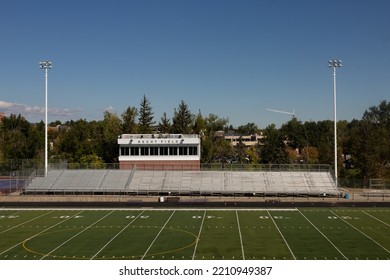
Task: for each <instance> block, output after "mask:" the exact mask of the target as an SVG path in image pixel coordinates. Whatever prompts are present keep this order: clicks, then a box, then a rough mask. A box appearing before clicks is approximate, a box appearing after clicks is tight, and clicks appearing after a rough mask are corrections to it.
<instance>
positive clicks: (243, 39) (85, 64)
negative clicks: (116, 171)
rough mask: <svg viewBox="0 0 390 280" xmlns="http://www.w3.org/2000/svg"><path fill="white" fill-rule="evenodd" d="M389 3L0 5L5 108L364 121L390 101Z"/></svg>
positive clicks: (133, 0) (197, 0)
mask: <svg viewBox="0 0 390 280" xmlns="http://www.w3.org/2000/svg"><path fill="white" fill-rule="evenodd" d="M389 11H390V1H388V0H376V1H367V0H366V1H361V0H327V1H315V0H294V1H292V0H257V1H255V0H234V1H233V0H208V1H204V0H194V1H192V0H165V1H163V0H110V1H108V0H106V1H103V0H94V1H80V0H66V1H61V0H51V1H43V0H34V1H30V0H13V1H1V3H0V36H1V37H0V38H1V45H0V50H1V52H0V61H1V63H0V111H2V112H5V113H6V114H7V115H9V114H10V113H16V114H17V113H22V114H23V115H24V116H25V117H26V118H27V119H28V120H30V121H39V120H41V119H44V113H43V112H44V111H43V110H44V71H43V70H40V69H39V61H42V60H50V61H52V63H53V69H52V70H50V71H49V108H50V110H49V121H54V120H57V119H58V120H62V121H65V120H70V119H73V120H77V119H80V118H82V119H87V120H93V119H96V120H99V119H102V118H103V112H104V111H106V110H111V111H113V112H116V113H118V115H120V114H121V113H122V112H123V111H124V110H125V109H126V108H127V107H128V106H134V107H137V108H138V107H139V103H140V101H141V99H142V97H143V95H146V97H147V98H148V99H149V100H150V101H151V104H152V107H153V110H154V114H155V121H157V122H158V121H159V120H160V117H161V116H162V114H163V112H166V113H167V115H168V116H169V117H172V115H173V111H174V108H177V107H178V105H179V103H180V101H181V100H184V102H186V103H187V104H188V106H189V108H190V110H191V111H192V112H193V113H194V114H197V113H198V111H199V110H201V112H202V114H203V115H208V114H209V113H214V114H216V115H218V116H219V117H221V118H228V119H229V124H232V125H233V126H238V125H243V124H246V123H249V122H253V123H255V124H257V125H258V126H259V127H260V128H265V127H266V126H267V125H269V124H271V123H275V124H276V125H277V126H280V125H281V124H282V123H285V122H287V121H288V120H289V119H290V116H288V115H284V114H279V113H274V112H271V111H267V110H266V109H267V108H270V109H276V110H285V111H293V110H295V112H296V114H297V117H298V118H299V119H300V120H301V121H310V120H312V121H319V120H326V119H333V71H332V69H330V68H328V67H327V61H328V60H329V59H333V58H337V59H341V60H342V61H343V67H341V68H340V69H338V71H337V109H338V119H345V120H349V121H350V120H352V119H354V118H355V119H360V118H361V117H362V114H363V113H364V111H365V110H366V109H368V108H369V107H370V106H376V105H379V103H380V101H382V100H389V97H390V16H389Z"/></svg>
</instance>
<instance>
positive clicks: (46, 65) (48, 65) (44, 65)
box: [39, 60, 52, 177]
mask: <svg viewBox="0 0 390 280" xmlns="http://www.w3.org/2000/svg"><path fill="white" fill-rule="evenodd" d="M39 66H40V67H41V69H44V70H45V177H46V176H47V165H48V164H47V162H48V160H47V157H48V156H47V155H48V151H47V143H48V139H47V138H48V137H47V70H48V69H51V68H52V65H51V62H50V61H48V60H45V61H41V62H39Z"/></svg>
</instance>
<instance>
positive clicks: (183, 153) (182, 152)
mask: <svg viewBox="0 0 390 280" xmlns="http://www.w3.org/2000/svg"><path fill="white" fill-rule="evenodd" d="M187 154H188V148H187V147H179V155H180V156H186V155H187Z"/></svg>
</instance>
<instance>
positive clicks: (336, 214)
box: [330, 211, 390, 253]
mask: <svg viewBox="0 0 390 280" xmlns="http://www.w3.org/2000/svg"><path fill="white" fill-rule="evenodd" d="M330 212H331V213H332V214H333V215H335V216H336V217H338V218H339V219H340V220H342V221H343V222H344V223H346V224H348V225H350V226H351V227H353V228H354V229H355V230H357V231H358V232H360V233H361V234H363V235H364V236H365V237H367V238H368V239H370V240H371V241H372V242H374V243H375V244H376V245H378V246H379V247H381V248H382V249H383V250H385V251H386V252H387V253H390V251H389V250H387V249H386V248H385V247H383V246H382V245H381V244H379V243H378V242H376V241H375V240H374V239H372V238H371V237H370V236H368V235H367V234H365V233H364V232H362V231H361V230H359V229H358V228H357V227H355V226H354V225H352V224H351V223H348V222H347V221H346V220H345V219H342V218H341V217H340V216H339V215H337V214H336V213H334V212H333V211H330Z"/></svg>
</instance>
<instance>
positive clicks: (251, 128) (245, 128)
mask: <svg viewBox="0 0 390 280" xmlns="http://www.w3.org/2000/svg"><path fill="white" fill-rule="evenodd" d="M258 131H259V128H258V127H257V125H255V123H247V124H246V125H240V126H239V127H238V128H237V133H238V134H241V135H251V134H256V133H258Z"/></svg>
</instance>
